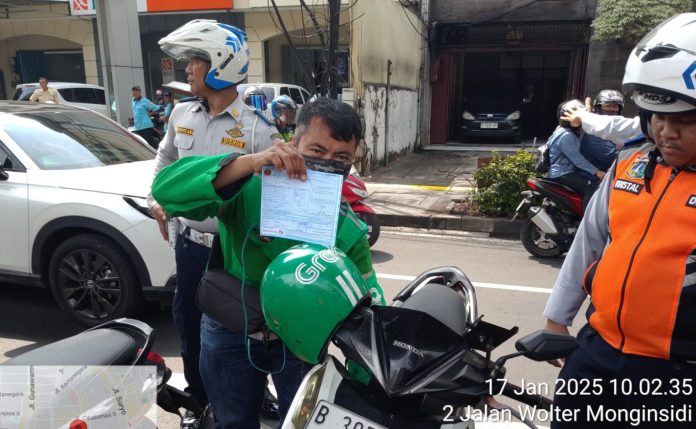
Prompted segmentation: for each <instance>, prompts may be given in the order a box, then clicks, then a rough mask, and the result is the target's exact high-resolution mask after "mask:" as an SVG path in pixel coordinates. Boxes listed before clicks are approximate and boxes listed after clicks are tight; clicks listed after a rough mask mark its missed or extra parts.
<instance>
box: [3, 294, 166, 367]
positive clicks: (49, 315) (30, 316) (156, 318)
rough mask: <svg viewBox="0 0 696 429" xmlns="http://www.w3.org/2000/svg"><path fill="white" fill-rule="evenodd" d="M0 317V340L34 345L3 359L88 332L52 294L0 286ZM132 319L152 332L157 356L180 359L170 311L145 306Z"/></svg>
mask: <svg viewBox="0 0 696 429" xmlns="http://www.w3.org/2000/svg"><path fill="white" fill-rule="evenodd" d="M0 314H1V315H2V322H0V338H7V339H14V340H21V341H28V342H32V343H33V344H27V345H24V346H21V347H18V348H15V349H13V350H10V351H7V352H5V357H6V358H12V357H15V356H17V355H20V354H22V353H24V352H27V351H29V350H32V349H35V348H37V347H40V346H43V345H45V344H48V343H51V342H54V341H58V340H60V339H63V338H67V337H69V336H72V335H75V334H77V333H79V332H82V331H84V330H85V329H87V327H85V326H82V325H79V324H78V323H76V322H74V321H73V320H71V319H70V318H69V317H68V316H67V315H66V314H65V313H63V311H62V310H61V309H60V308H59V307H58V304H57V303H56V302H55V301H54V299H53V295H52V294H51V292H50V291H48V290H46V289H41V288H34V287H28V286H20V285H14V284H7V283H0ZM135 318H137V319H138V320H142V321H143V322H145V323H147V324H149V325H150V326H152V327H153V328H154V329H155V335H156V337H155V351H156V352H157V353H159V354H160V355H162V356H164V357H166V356H179V345H178V344H179V343H178V339H177V337H176V333H175V331H174V326H173V322H172V318H171V310H170V309H166V310H162V309H161V308H160V307H159V305H158V304H156V303H148V304H147V305H145V306H144V309H143V310H142V311H141V312H140V314H138V315H136V316H135ZM0 360H1V359H0Z"/></svg>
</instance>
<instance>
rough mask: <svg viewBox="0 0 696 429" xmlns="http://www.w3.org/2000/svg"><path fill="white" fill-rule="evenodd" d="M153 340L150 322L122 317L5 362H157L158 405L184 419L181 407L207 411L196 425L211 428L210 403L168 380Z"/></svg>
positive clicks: (169, 375)
mask: <svg viewBox="0 0 696 429" xmlns="http://www.w3.org/2000/svg"><path fill="white" fill-rule="evenodd" d="M153 344H154V331H153V329H152V328H151V327H150V326H149V325H147V324H146V323H144V322H141V321H139V320H134V319H126V318H121V319H116V320H112V321H109V322H106V323H103V324H101V325H99V326H96V327H93V328H90V329H88V330H86V331H84V332H81V333H79V334H77V335H74V336H72V337H69V338H65V339H63V340H60V341H56V342H54V343H51V344H47V345H45V346H43V347H39V348H37V349H34V350H31V351H29V352H27V353H24V354H21V355H19V356H17V357H15V358H12V359H10V360H8V361H5V362H3V363H2V365H3V366H6V365H69V366H82V365H98V366H117V365H122V366H144V365H154V366H156V368H157V405H158V406H159V407H160V408H162V409H163V410H165V411H167V412H170V413H173V414H176V415H178V416H179V418H182V419H183V417H182V415H181V413H180V412H179V409H180V408H184V409H187V410H191V411H194V412H196V413H197V414H204V415H205V417H204V419H202V420H201V424H200V425H198V426H197V428H198V429H212V428H213V427H214V422H213V416H212V413H210V412H209V411H208V409H207V407H206V409H203V408H201V406H200V405H199V404H198V403H197V401H196V400H195V399H194V398H193V396H191V394H189V393H187V392H183V391H181V390H179V389H177V388H176V387H174V386H171V385H169V384H167V382H168V381H169V379H170V377H171V375H172V371H171V370H170V369H169V368H167V366H166V364H165V362H164V359H163V358H162V357H161V356H159V355H158V354H157V353H155V352H153V351H152V346H153ZM182 427H183V426H182Z"/></svg>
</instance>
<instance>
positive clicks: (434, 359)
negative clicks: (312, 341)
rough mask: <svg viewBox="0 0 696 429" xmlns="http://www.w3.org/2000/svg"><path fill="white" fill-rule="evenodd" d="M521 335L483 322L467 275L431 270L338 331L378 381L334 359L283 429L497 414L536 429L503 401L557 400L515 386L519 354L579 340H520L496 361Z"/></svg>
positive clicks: (307, 383)
mask: <svg viewBox="0 0 696 429" xmlns="http://www.w3.org/2000/svg"><path fill="white" fill-rule="evenodd" d="M517 331H518V328H517V327H513V328H511V329H507V328H503V327H500V326H497V325H493V324H491V323H488V322H485V321H483V320H482V318H481V317H479V315H478V310H477V305H476V294H475V292H474V287H473V285H472V284H471V282H470V281H469V279H468V278H467V277H466V275H464V273H462V272H461V271H460V270H459V269H457V268H454V267H443V268H437V269H433V270H429V271H427V272H425V273H423V274H421V275H420V276H419V277H418V278H417V279H415V280H414V281H413V282H412V283H411V284H409V285H408V286H407V287H406V288H405V289H404V290H403V291H402V292H401V293H399V295H398V296H397V297H396V298H395V299H394V303H393V305H391V306H371V307H368V306H366V305H363V306H359V307H358V308H356V310H355V311H354V312H353V313H352V314H351V315H350V316H349V317H348V319H347V320H346V321H345V322H344V323H343V324H342V325H341V326H340V328H339V329H338V331H337V332H336V333H335V335H334V337H333V343H334V344H335V345H336V346H338V348H340V350H341V351H342V352H343V354H344V355H345V357H346V358H347V360H348V361H350V362H351V363H354V364H358V365H360V366H361V367H362V368H363V369H364V370H366V371H367V372H368V373H369V375H370V380H369V382H368V383H367V384H364V383H361V382H359V381H357V380H356V377H354V376H353V373H351V371H349V369H348V368H350V367H351V365H348V366H344V365H343V364H342V363H340V362H339V360H338V359H336V358H335V357H332V356H330V355H329V356H327V357H326V359H324V361H323V362H322V363H321V364H319V365H317V366H316V367H314V368H313V369H312V371H310V373H309V374H308V375H307V376H306V377H305V379H304V380H303V382H302V384H301V386H300V388H299V390H298V393H297V395H296V396H295V398H294V400H293V402H292V405H291V407H290V410H289V412H288V415H287V417H286V419H285V421H284V422H283V426H282V427H283V429H292V428H306V429H320V428H338V427H347V428H350V429H360V428H362V429H368V428H371V429H380V428H390V429H392V428H393V429H397V428H398V429H430V428H432V429H435V428H449V429H455V428H456V429H473V428H474V427H475V422H476V421H477V420H479V417H482V416H486V415H489V414H491V413H494V412H495V413H503V415H508V414H509V416H510V418H511V419H512V418H513V417H514V418H515V419H517V420H520V421H522V422H523V423H525V424H527V426H529V427H531V428H535V427H536V426H535V425H534V423H533V422H532V421H531V419H530V418H528V416H524V415H522V413H520V412H518V411H517V410H514V409H512V408H511V407H507V406H505V405H503V404H500V403H498V402H497V401H495V400H494V399H493V397H494V395H503V396H507V397H510V398H513V399H515V400H517V401H520V402H522V403H524V404H527V405H529V406H530V407H536V408H538V409H544V410H548V409H549V408H550V404H551V402H550V400H549V399H547V398H545V397H543V396H540V395H536V394H530V393H527V392H525V391H523V390H522V389H520V388H517V387H516V386H513V385H512V384H510V383H508V382H507V380H506V378H505V373H506V369H505V366H504V364H505V362H506V361H507V360H508V359H510V358H513V357H517V356H526V357H528V358H530V359H533V360H537V361H546V360H551V359H558V358H562V357H566V356H568V355H569V354H570V353H571V352H572V351H573V350H575V348H577V341H576V339H575V338H574V337H571V336H568V335H561V334H556V333H552V332H548V331H539V332H536V333H533V334H531V335H528V336H526V337H524V338H522V339H520V340H518V341H517V343H516V344H515V346H516V348H517V350H518V352H517V353H513V354H510V355H506V356H502V357H500V358H498V359H497V360H495V361H494V360H492V359H491V353H492V351H493V350H494V349H495V348H496V347H498V346H499V345H501V344H502V343H504V342H505V341H507V340H508V339H510V338H511V337H512V336H513V335H515V334H516V333H517ZM508 421H509V420H508Z"/></svg>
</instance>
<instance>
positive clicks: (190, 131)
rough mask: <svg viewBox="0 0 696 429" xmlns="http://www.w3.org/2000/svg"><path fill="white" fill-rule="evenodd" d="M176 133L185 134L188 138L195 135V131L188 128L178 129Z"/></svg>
mask: <svg viewBox="0 0 696 429" xmlns="http://www.w3.org/2000/svg"><path fill="white" fill-rule="evenodd" d="M176 133H177V134H185V135H187V136H192V135H193V129H191V128H186V127H176Z"/></svg>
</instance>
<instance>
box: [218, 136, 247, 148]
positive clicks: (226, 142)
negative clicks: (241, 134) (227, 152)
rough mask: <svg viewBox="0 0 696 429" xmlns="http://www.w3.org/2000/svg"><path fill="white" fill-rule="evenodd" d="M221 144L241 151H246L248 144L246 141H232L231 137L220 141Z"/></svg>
mask: <svg viewBox="0 0 696 429" xmlns="http://www.w3.org/2000/svg"><path fill="white" fill-rule="evenodd" d="M220 144H224V145H225V146H232V147H236V148H239V149H246V142H245V141H244V140H237V139H231V138H229V137H223V138H222V140H220Z"/></svg>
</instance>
